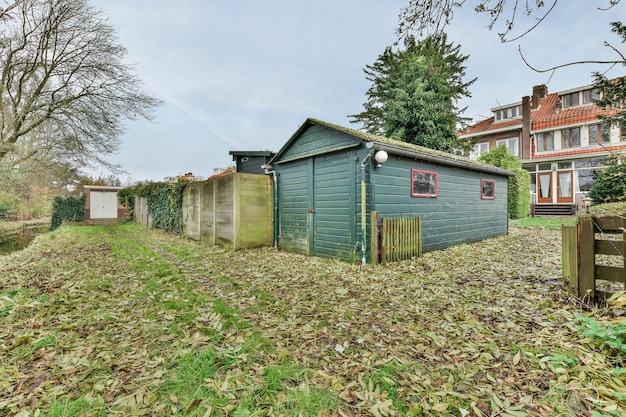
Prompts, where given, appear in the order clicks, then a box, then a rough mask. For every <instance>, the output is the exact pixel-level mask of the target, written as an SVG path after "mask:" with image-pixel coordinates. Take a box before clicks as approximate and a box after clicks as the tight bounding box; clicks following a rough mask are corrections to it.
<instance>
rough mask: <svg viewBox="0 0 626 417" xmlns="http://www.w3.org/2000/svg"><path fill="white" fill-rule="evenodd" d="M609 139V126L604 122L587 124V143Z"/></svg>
mask: <svg viewBox="0 0 626 417" xmlns="http://www.w3.org/2000/svg"><path fill="white" fill-rule="evenodd" d="M610 141H611V136H610V135H609V126H608V125H606V124H597V125H591V126H589V144H592V143H608V142H610Z"/></svg>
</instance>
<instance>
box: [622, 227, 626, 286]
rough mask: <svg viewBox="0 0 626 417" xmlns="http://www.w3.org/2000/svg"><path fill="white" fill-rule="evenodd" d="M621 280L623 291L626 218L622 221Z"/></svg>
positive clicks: (625, 266)
mask: <svg viewBox="0 0 626 417" xmlns="http://www.w3.org/2000/svg"><path fill="white" fill-rule="evenodd" d="M622 259H623V261H624V262H623V264H622V280H623V282H624V289H625V290H626V218H623V219H622Z"/></svg>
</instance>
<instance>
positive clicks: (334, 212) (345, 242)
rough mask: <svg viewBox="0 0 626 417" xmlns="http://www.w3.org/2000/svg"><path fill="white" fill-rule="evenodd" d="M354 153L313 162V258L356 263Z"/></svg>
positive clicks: (334, 155)
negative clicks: (320, 257)
mask: <svg viewBox="0 0 626 417" xmlns="http://www.w3.org/2000/svg"><path fill="white" fill-rule="evenodd" d="M355 156H356V154H355V152H354V151H352V152H336V153H333V154H328V155H324V156H318V157H316V158H315V160H314V175H313V178H314V180H313V184H314V185H313V186H314V191H313V195H314V198H315V200H314V201H315V203H314V210H315V212H314V214H313V222H314V240H313V242H314V244H313V248H314V253H313V254H314V255H318V256H324V257H328V258H339V259H343V260H346V261H352V262H353V261H355V260H356V249H355V241H356V238H355V233H356V219H355V215H356V214H355V209H354V208H355V202H354V200H355V192H354V190H355V169H356V168H355V165H356V161H355Z"/></svg>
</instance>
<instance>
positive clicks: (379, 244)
mask: <svg viewBox="0 0 626 417" xmlns="http://www.w3.org/2000/svg"><path fill="white" fill-rule="evenodd" d="M371 224H372V226H373V227H372V233H371V235H372V246H371V248H372V249H371V261H370V262H371V263H372V264H377V263H379V262H381V263H383V264H385V263H387V262H395V261H401V260H404V259H411V258H414V257H419V256H422V218H421V217H395V218H386V217H383V218H382V219H380V221H379V216H378V213H377V212H375V211H374V212H372V214H371Z"/></svg>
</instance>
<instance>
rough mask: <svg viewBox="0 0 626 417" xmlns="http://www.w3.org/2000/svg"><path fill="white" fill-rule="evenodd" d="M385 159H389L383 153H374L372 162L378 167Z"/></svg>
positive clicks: (385, 153)
mask: <svg viewBox="0 0 626 417" xmlns="http://www.w3.org/2000/svg"><path fill="white" fill-rule="evenodd" d="M387 159H389V155H388V154H387V152H385V151H378V152H376V155H374V160H376V162H377V163H378V165H377V166H380V165H382V164H384V163H385V162H387Z"/></svg>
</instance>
